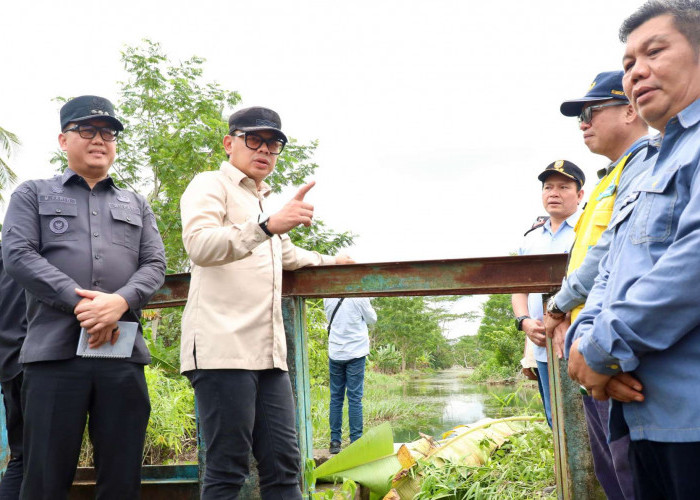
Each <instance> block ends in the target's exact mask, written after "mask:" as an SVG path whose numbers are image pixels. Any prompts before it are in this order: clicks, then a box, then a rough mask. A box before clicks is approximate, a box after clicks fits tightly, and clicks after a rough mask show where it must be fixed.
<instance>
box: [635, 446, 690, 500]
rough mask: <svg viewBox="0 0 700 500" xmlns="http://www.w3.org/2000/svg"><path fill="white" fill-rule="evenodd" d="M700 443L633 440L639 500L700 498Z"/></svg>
mask: <svg viewBox="0 0 700 500" xmlns="http://www.w3.org/2000/svg"><path fill="white" fill-rule="evenodd" d="M699 456H700V442H694V443H661V442H658V441H647V440H641V441H631V442H630V445H629V459H630V465H631V467H632V475H633V478H634V494H635V497H636V499H637V500H696V499H697V498H700V467H698V457H699Z"/></svg>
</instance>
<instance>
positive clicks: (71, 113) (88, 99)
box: [61, 95, 124, 131]
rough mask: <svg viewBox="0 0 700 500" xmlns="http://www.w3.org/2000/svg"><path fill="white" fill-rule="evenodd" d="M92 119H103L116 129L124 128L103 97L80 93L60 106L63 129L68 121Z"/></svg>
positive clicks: (112, 108)
mask: <svg viewBox="0 0 700 500" xmlns="http://www.w3.org/2000/svg"><path fill="white" fill-rule="evenodd" d="M93 119H100V120H104V121H106V122H108V123H110V124H111V125H112V126H113V127H114V128H115V129H116V130H119V131H121V130H124V125H122V122H120V121H119V120H118V119H117V117H116V116H115V114H114V106H112V103H111V102H109V100H107V99H105V98H104V97H99V96H96V95H81V96H80V97H76V98H74V99H71V100H70V101H68V102H67V103H65V104H64V105H63V107H62V108H61V130H64V129H65V128H66V126H67V125H68V124H69V123H77V122H82V121H85V120H93Z"/></svg>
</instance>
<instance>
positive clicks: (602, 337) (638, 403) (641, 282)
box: [567, 0, 700, 499]
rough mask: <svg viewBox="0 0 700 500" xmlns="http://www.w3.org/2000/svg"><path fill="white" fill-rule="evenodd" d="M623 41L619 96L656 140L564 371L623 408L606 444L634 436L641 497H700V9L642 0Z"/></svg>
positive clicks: (677, 0) (575, 329)
mask: <svg viewBox="0 0 700 500" xmlns="http://www.w3.org/2000/svg"><path fill="white" fill-rule="evenodd" d="M620 37H621V39H622V40H623V41H624V42H626V49H625V55H624V58H623V67H624V70H625V76H624V78H623V85H624V88H625V93H626V94H627V96H629V98H630V100H631V101H632V103H633V105H634V106H635V109H636V110H637V112H638V113H639V114H640V115H641V116H642V118H644V120H645V121H646V122H647V123H649V125H651V126H652V127H654V128H656V129H657V130H660V131H661V136H660V140H659V142H658V144H657V145H658V154H657V156H656V163H655V165H654V166H653V167H652V168H651V169H650V171H649V175H648V176H647V177H645V178H644V180H643V181H642V182H640V183H639V184H638V185H637V187H636V191H635V192H634V193H633V194H631V195H630V196H628V197H627V199H625V200H623V203H622V204H621V206H620V211H619V213H618V214H617V215H616V216H615V217H614V218H613V220H612V221H611V223H610V226H609V227H610V228H611V229H612V231H613V240H612V243H611V246H610V251H609V253H608V254H607V255H606V257H605V258H604V259H603V261H602V262H601V267H600V275H599V276H598V278H597V279H596V284H595V286H594V287H593V290H592V291H591V294H590V295H589V297H588V300H587V302H586V307H585V308H584V310H583V311H582V313H581V314H580V315H579V317H578V318H577V320H576V321H575V322H574V324H573V325H572V328H571V331H570V333H569V338H567V346H568V345H570V350H569V354H570V359H569V374H570V375H571V377H572V378H573V379H574V380H576V381H578V382H579V383H580V384H582V385H583V386H584V387H586V388H587V389H588V390H589V392H590V393H591V394H592V395H593V397H595V398H597V399H603V400H604V399H607V398H609V397H612V398H614V399H616V400H618V401H620V402H621V403H617V402H616V403H615V404H614V405H613V406H612V410H611V417H610V431H611V438H612V439H615V437H617V436H619V435H621V434H623V433H626V432H629V434H630V439H631V443H630V460H631V465H632V469H633V475H634V481H635V494H636V496H637V498H641V499H647V498H648V499H651V498H654V499H656V498H697V494H698V493H697V492H698V491H700V474H698V473H697V465H696V463H697V458H696V457H697V455H698V453H700V425H698V424H699V423H700V369H698V367H699V365H698V359H700V307H698V296H699V294H698V292H699V291H700V266H699V265H698V256H699V255H700V254H699V253H698V248H700V183H699V182H698V179H697V176H698V175H699V170H700V59H699V58H698V53H699V52H700V2H698V1H697V0H692V1H688V0H685V1H683V0H674V1H665V2H660V1H656V0H655V1H650V2H647V3H646V4H645V5H644V6H642V7H641V8H640V9H639V10H638V11H637V12H636V13H635V14H633V15H632V16H631V17H630V18H628V19H627V20H626V21H625V22H624V24H623V26H622V28H621V30H620ZM572 334H573V335H572ZM572 341H573V342H572ZM631 372H633V373H631Z"/></svg>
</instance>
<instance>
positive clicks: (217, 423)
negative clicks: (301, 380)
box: [185, 369, 301, 500]
mask: <svg viewBox="0 0 700 500" xmlns="http://www.w3.org/2000/svg"><path fill="white" fill-rule="evenodd" d="M185 375H187V377H188V378H189V379H190V382H191V383H192V387H194V394H195V397H196V398H197V408H198V411H199V425H200V431H201V434H202V436H203V439H204V443H205V446H206V450H207V453H206V470H205V472H204V481H203V483H204V484H203V486H202V497H201V498H202V499H203V500H213V499H222V500H223V499H225V500H232V499H235V498H238V493H239V491H240V489H241V486H242V485H243V483H244V482H245V479H246V477H247V475H248V460H249V455H250V451H251V449H252V450H253V455H254V456H255V459H256V460H257V462H258V472H259V475H260V494H261V496H262V498H263V499H265V500H267V499H280V500H282V499H284V500H286V499H301V490H300V489H299V473H300V461H301V458H300V456H299V447H298V446H297V434H296V424H295V420H296V419H295V412H294V399H293V396H292V385H291V383H290V381H289V374H288V373H287V372H285V371H282V370H276V369H275V370H192V371H189V372H186V373H185Z"/></svg>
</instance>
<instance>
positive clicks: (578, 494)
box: [547, 338, 605, 500]
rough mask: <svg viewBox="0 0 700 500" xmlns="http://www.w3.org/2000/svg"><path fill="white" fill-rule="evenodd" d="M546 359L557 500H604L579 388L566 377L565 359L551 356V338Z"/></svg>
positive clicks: (548, 339)
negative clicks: (595, 469) (594, 467)
mask: <svg viewBox="0 0 700 500" xmlns="http://www.w3.org/2000/svg"><path fill="white" fill-rule="evenodd" d="M547 359H548V363H547V371H548V372H549V391H550V400H551V405H552V434H553V436H554V467H555V478H556V481H557V498H558V499H559V500H598V499H601V500H602V499H605V493H604V492H603V489H602V488H601V487H600V484H599V483H598V480H597V479H596V477H595V471H594V470H593V457H592V455H591V448H590V444H589V442H588V430H587V428H586V418H585V415H584V412H583V402H582V401H581V393H580V391H579V386H578V385H577V384H576V383H575V382H574V381H572V380H571V379H570V378H569V375H568V373H567V362H566V360H563V359H562V360H560V359H559V358H558V357H557V356H556V355H555V354H554V347H553V343H552V339H550V338H547Z"/></svg>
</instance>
